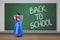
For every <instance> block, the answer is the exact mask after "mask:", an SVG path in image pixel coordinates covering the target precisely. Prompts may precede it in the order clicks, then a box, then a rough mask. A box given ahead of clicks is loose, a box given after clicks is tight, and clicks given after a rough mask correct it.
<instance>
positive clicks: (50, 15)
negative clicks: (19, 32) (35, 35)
mask: <svg viewBox="0 0 60 40" xmlns="http://www.w3.org/2000/svg"><path fill="white" fill-rule="evenodd" d="M17 12H19V13H21V14H22V15H23V16H24V19H23V25H22V26H23V30H56V3H5V30H13V29H14V19H13V15H14V14H16V13H17Z"/></svg>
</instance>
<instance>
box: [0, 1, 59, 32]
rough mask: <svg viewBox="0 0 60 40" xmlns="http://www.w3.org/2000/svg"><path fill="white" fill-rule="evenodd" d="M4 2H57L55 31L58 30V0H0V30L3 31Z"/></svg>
mask: <svg viewBox="0 0 60 40" xmlns="http://www.w3.org/2000/svg"><path fill="white" fill-rule="evenodd" d="M4 3H57V13H56V14H57V32H60V0H0V32H2V31H3V32H4V31H5V28H4V27H5V26H4V25H5V23H4V18H5V17H4V14H5V13H4Z"/></svg>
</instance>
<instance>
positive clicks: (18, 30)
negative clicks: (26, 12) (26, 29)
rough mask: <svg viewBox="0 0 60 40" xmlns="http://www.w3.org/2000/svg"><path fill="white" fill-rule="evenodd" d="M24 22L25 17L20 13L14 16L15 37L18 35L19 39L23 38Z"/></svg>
mask: <svg viewBox="0 0 60 40" xmlns="http://www.w3.org/2000/svg"><path fill="white" fill-rule="evenodd" d="M22 21H23V15H21V14H20V13H17V14H16V15H14V24H15V27H14V35H16V36H17V37H20V36H23V35H24V33H23V29H22Z"/></svg>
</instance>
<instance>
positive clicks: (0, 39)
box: [0, 34, 60, 40]
mask: <svg viewBox="0 0 60 40" xmlns="http://www.w3.org/2000/svg"><path fill="white" fill-rule="evenodd" d="M0 40H60V34H25V35H24V36H23V37H16V36H14V35H13V34H0Z"/></svg>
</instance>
